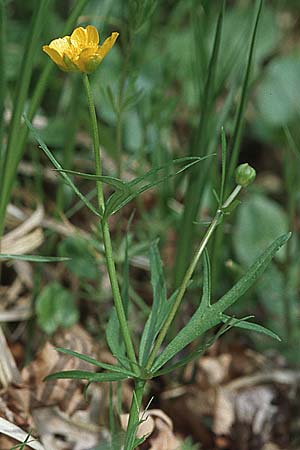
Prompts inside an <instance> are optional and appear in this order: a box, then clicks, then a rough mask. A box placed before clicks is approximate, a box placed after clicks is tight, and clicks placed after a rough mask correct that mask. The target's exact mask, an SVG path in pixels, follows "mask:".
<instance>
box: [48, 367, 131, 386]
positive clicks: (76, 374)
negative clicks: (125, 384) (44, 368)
mask: <svg viewBox="0 0 300 450" xmlns="http://www.w3.org/2000/svg"><path fill="white" fill-rule="evenodd" d="M128 378H131V377H130V376H128V375H124V374H122V373H110V372H105V373H93V372H88V371H86V370H65V371H63V372H55V373H51V374H50V375H48V376H47V377H46V378H45V381H50V380H59V379H72V380H87V381H89V382H90V383H93V382H100V383H101V382H104V381H122V380H125V379H128Z"/></svg>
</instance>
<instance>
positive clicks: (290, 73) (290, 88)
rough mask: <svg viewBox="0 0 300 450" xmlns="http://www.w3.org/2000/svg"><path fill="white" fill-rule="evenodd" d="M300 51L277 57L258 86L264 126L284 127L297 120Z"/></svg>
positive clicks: (299, 94) (299, 96)
mask: <svg viewBox="0 0 300 450" xmlns="http://www.w3.org/2000/svg"><path fill="white" fill-rule="evenodd" d="M299 77H300V60H299V52H295V53H294V54H292V55H288V56H282V57H280V58H275V59H274V60H272V61H271V62H270V64H268V65H267V67H266V69H265V71H264V76H263V78H262V80H261V82H260V84H259V86H258V89H257V95H256V104H257V106H258V110H259V113H260V119H259V120H263V122H264V124H265V126H266V125H269V126H271V127H273V129H274V127H282V126H284V125H288V124H289V123H291V122H292V121H293V120H295V119H296V120H298V117H299V103H300V92H299V89H298V88H297V86H298V80H299Z"/></svg>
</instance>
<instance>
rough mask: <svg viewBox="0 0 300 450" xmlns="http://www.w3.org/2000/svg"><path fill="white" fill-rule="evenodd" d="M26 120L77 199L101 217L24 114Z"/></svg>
mask: <svg viewBox="0 0 300 450" xmlns="http://www.w3.org/2000/svg"><path fill="white" fill-rule="evenodd" d="M24 120H25V123H26V125H27V127H28V128H29V130H30V131H31V133H32V134H33V136H34V138H35V139H36V140H37V142H38V143H39V146H40V148H41V149H42V150H43V152H44V153H45V155H46V156H47V157H48V158H49V160H50V161H51V163H52V164H53V166H54V167H55V168H56V169H58V170H59V171H60V175H61V177H62V178H63V179H64V180H65V182H66V183H67V184H68V185H69V186H70V188H71V189H72V190H73V192H74V194H76V195H77V197H79V198H80V200H82V201H83V203H84V204H85V205H86V206H87V207H88V208H89V209H90V210H91V211H92V212H93V213H94V214H96V215H97V216H99V217H101V214H100V213H99V212H98V211H97V210H96V209H95V208H94V206H93V205H92V204H91V203H90V202H89V201H88V200H87V199H86V197H85V196H84V195H83V194H82V193H81V192H80V191H79V190H78V189H77V187H76V186H75V184H74V183H73V181H72V180H71V178H70V177H69V176H68V175H67V174H66V173H64V172H62V170H63V167H62V166H61V165H60V163H59V162H58V161H57V159H56V158H55V157H54V155H53V153H52V152H51V151H50V150H49V148H48V147H47V145H46V144H45V142H44V141H43V140H42V138H41V137H40V135H39V134H38V132H37V131H36V129H35V128H33V126H32V124H31V122H30V121H29V120H28V118H27V116H26V115H25V114H24Z"/></svg>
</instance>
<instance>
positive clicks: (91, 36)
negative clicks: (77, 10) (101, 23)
mask: <svg viewBox="0 0 300 450" xmlns="http://www.w3.org/2000/svg"><path fill="white" fill-rule="evenodd" d="M86 31H87V40H88V46H89V47H96V46H98V44H99V34H98V31H97V28H95V27H93V25H88V26H87V27H86Z"/></svg>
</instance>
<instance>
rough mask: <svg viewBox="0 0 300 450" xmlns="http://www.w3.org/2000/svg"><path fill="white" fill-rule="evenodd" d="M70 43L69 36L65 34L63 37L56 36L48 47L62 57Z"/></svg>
mask: <svg viewBox="0 0 300 450" xmlns="http://www.w3.org/2000/svg"><path fill="white" fill-rule="evenodd" d="M70 45H71V42H70V36H65V37H63V38H58V39H54V40H53V41H51V42H50V44H49V47H50V48H52V49H54V50H56V51H57V52H58V53H59V54H60V55H61V57H62V56H63V54H64V53H65V52H66V50H68V48H70Z"/></svg>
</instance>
